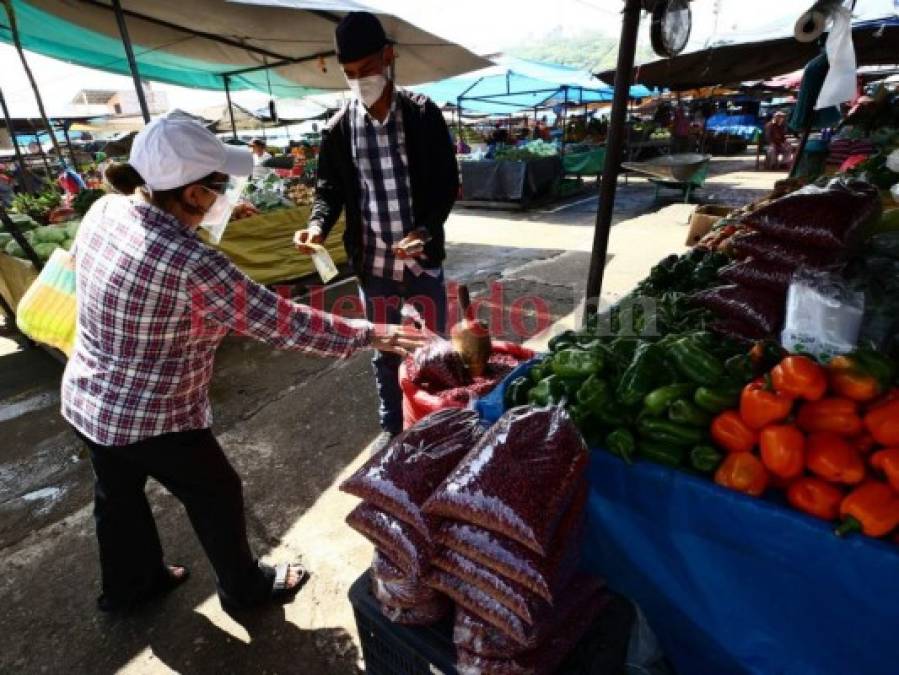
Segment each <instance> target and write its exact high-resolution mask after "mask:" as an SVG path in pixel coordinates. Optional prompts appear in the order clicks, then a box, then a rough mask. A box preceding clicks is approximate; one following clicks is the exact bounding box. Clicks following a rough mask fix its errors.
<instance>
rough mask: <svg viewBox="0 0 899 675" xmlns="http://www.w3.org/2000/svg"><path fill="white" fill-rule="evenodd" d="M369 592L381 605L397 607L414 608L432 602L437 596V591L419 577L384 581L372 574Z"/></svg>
mask: <svg viewBox="0 0 899 675" xmlns="http://www.w3.org/2000/svg"><path fill="white" fill-rule="evenodd" d="M371 592H372V595H374V596H375V598H377V600H378V602H380V603H381V604H382V605H387V606H389V607H395V608H399V609H415V608H416V607H420V606H422V605H426V604H428V603H431V602H433V601H434V599H435V598H436V597H437V591H435V590H434V589H433V588H431V587H430V586H427V585H425V584H424V583H422V581H421V578H420V577H406V578H404V579H400V580H397V581H385V580H384V579H379V578H378V577H377V576H376V575H374V574H373V575H372V578H371Z"/></svg>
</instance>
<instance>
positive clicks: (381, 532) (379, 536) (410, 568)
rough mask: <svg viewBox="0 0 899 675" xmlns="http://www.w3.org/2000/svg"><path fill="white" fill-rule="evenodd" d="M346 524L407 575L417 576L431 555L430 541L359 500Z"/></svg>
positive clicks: (410, 527) (390, 516) (424, 568)
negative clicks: (360, 502)
mask: <svg viewBox="0 0 899 675" xmlns="http://www.w3.org/2000/svg"><path fill="white" fill-rule="evenodd" d="M346 523H347V525H349V526H350V527H352V528H353V529H354V530H356V531H357V532H359V534H361V535H362V536H364V537H365V538H366V539H368V540H369V541H370V542H372V543H373V544H374V545H375V546H376V547H377V548H378V549H379V550H380V551H381V553H382V554H383V555H384V556H386V557H387V558H388V559H389V560H390V561H391V562H392V563H393V564H394V565H396V566H397V567H399V568H400V569H401V570H402V571H403V572H405V573H406V575H408V576H413V577H420V576H421V575H422V574H423V573H424V571H425V570H426V569H427V567H428V564H429V562H430V560H431V556H432V555H433V547H432V545H431V542H430V541H428V540H427V539H426V538H425V537H423V536H422V535H421V534H420V533H419V532H418V531H417V530H415V529H414V528H412V526H410V525H409V524H407V523H404V522H403V521H402V520H399V519H398V518H394V517H393V516H392V515H390V514H389V513H385V512H384V511H381V510H380V509H378V508H375V507H374V506H372V505H371V504H366V503H362V504H359V506H357V507H356V508H355V509H353V510H352V511H351V512H350V515H348V516H347V517H346Z"/></svg>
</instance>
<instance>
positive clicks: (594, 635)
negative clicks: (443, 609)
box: [349, 571, 634, 675]
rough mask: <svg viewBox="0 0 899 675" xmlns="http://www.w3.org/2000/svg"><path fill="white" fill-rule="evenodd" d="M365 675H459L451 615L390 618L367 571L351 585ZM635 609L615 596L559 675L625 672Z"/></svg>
mask: <svg viewBox="0 0 899 675" xmlns="http://www.w3.org/2000/svg"><path fill="white" fill-rule="evenodd" d="M349 599H350V602H351V603H352V605H353V612H354V614H355V615H356V627H357V628H358V630H359V639H360V641H361V642H362V658H363V659H364V660H365V672H366V674H367V675H458V671H457V670H456V648H455V646H454V645H453V621H452V617H450V618H448V619H446V620H444V621H442V622H441V623H438V624H436V625H434V626H401V625H399V624H395V623H393V622H392V621H390V620H389V619H387V618H386V617H385V616H384V615H383V614H382V613H381V608H380V606H379V605H378V601H377V600H376V599H375V597H374V596H373V595H372V593H371V573H370V572H369V571H366V572H365V574H363V575H362V576H361V577H359V578H358V579H356V581H355V583H353V585H352V587H350V592H349ZM633 623H634V608H633V605H631V603H630V602H628V601H627V600H625V599H624V598H623V597H622V596H620V595H615V594H613V595H612V598H611V600H610V602H609V604H608V606H607V607H606V609H605V610H604V611H603V612H602V614H601V615H600V616H599V617H598V618H597V620H596V624H595V625H594V626H593V627H592V628H591V629H590V631H588V633H587V635H586V636H585V637H584V639H583V640H581V642H580V643H578V644H577V645H576V646H575V648H574V649H573V650H572V651H571V653H570V654H569V655H568V656H567V657H566V659H565V662H564V663H563V664H562V665H561V666H560V667H559V669H558V671H557V673H559V674H560V675H561V674H563V673H564V675H619V674H620V673H623V672H625V660H626V658H627V646H628V640H629V639H630V633H631V626H632V625H633Z"/></svg>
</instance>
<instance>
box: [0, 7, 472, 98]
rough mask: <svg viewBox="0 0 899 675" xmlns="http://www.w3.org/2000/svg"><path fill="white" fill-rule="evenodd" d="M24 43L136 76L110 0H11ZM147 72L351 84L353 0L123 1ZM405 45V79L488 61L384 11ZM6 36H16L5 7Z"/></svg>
mask: <svg viewBox="0 0 899 675" xmlns="http://www.w3.org/2000/svg"><path fill="white" fill-rule="evenodd" d="M11 4H12V7H13V9H14V10H15V16H16V20H17V23H18V27H19V31H20V34H21V39H22V45H23V47H25V49H28V50H30V51H34V52H37V53H39V54H44V55H46V56H50V57H53V58H56V59H60V60H62V61H66V62H69V63H75V64H78V65H81V66H86V67H89V68H96V69H98V70H104V71H108V72H111V73H119V74H129V73H130V71H129V69H128V62H127V60H126V57H125V53H124V50H123V46H122V41H121V37H120V33H119V29H118V25H117V23H116V18H115V14H114V12H113V10H112V6H111V4H110V3H109V2H108V1H107V0H27V1H26V0H12V1H11ZM121 5H122V8H123V10H124V12H125V20H126V23H127V27H128V33H129V35H130V38H131V42H132V45H133V48H134V54H135V57H136V59H137V62H138V66H139V70H140V75H141V77H142V78H143V79H146V80H153V81H157V82H166V83H169V84H175V85H180V86H184V87H198V88H203V89H223V88H224V81H223V77H222V76H223V75H225V74H228V75H229V79H230V86H231V89H232V90H240V89H256V90H259V91H264V92H269V91H270V92H271V94H272V95H273V96H278V97H289V98H299V97H302V96H305V95H307V94H311V93H316V92H319V91H321V90H326V89H338V90H343V89H346V83H345V81H344V79H343V72H342V71H341V68H340V66H339V64H338V63H337V60H336V58H335V56H334V52H333V50H334V42H333V40H334V38H333V35H334V26H335V25H336V23H337V22H338V21H340V19H341V17H342V16H343V15H344V14H345V13H346V12H348V11H352V10H354V9H365V7H363V6H362V5H361V4H360V3H357V2H353V1H352V0H305V1H304V0H242V1H241V2H223V1H222V0H122V2H121ZM380 18H381V21H382V22H383V24H384V28H385V30H386V32H387V34H388V36H389V37H391V38H392V39H393V40H394V41H395V42H396V44H397V50H398V54H399V56H400V58H399V59H398V61H397V79H398V81H399V83H400V84H403V85H407V84H416V83H420V82H428V81H433V80H437V79H441V78H445V77H449V76H452V75H457V74H459V73H464V72H468V71H471V70H476V69H478V68H483V67H484V66H486V65H489V64H488V62H487V61H485V60H484V59H482V58H480V57H479V56H476V55H475V54H473V53H471V52H469V51H468V50H467V49H465V48H464V47H461V46H459V45H456V44H454V43H452V42H447V41H446V40H443V39H441V38H438V37H436V36H434V35H431V34H430V33H427V32H425V31H423V30H421V29H419V28H416V27H415V26H413V25H412V24H409V23H407V22H405V21H403V20H402V19H398V18H396V17H393V16H389V15H382V16H381V17H380ZM0 40H2V41H4V42H11V41H12V38H11V33H10V27H9V22H8V21H7V18H6V15H5V14H4V13H3V12H0Z"/></svg>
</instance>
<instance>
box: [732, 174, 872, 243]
mask: <svg viewBox="0 0 899 675" xmlns="http://www.w3.org/2000/svg"><path fill="white" fill-rule="evenodd" d="M880 208H881V202H880V193H879V191H878V190H877V188H876V187H874V186H873V185H871V184H870V183H866V182H864V181H860V180H846V179H843V178H834V179H833V180H831V181H830V182H828V183H827V185H825V186H824V187H823V188H822V187H819V186H817V185H807V186H806V187H804V188H802V189H801V190H797V191H796V192H793V193H791V194H788V195H786V196H785V197H781V198H780V199H776V200H774V201H773V202H771V203H770V204H767V205H765V206H763V207H761V208H760V209H757V210H756V211H753V212H751V213H750V214H748V215H747V216H745V217H744V218H743V222H744V224H746V225H748V226H750V227H753V228H755V229H757V230H758V231H760V232H762V233H764V234H767V235H769V236H772V237H775V238H776V239H780V240H782V241H788V242H793V243H795V244H797V245H799V246H814V247H816V248H824V249H836V250H842V249H845V248H846V247H847V246H849V245H850V244H851V243H852V242H853V241H854V240H855V238H856V235H857V234H858V233H859V231H860V230H861V229H862V226H864V225H865V224H866V223H868V222H869V221H871V220H872V219H874V218H876V217H877V216H878V215H879V214H880Z"/></svg>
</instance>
